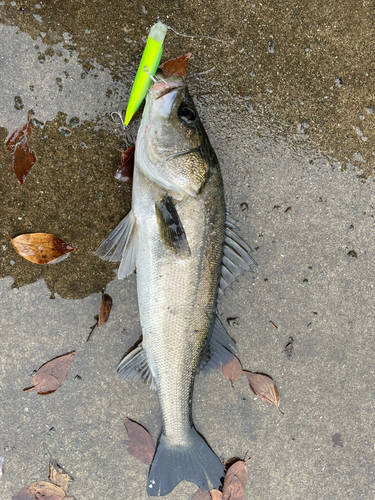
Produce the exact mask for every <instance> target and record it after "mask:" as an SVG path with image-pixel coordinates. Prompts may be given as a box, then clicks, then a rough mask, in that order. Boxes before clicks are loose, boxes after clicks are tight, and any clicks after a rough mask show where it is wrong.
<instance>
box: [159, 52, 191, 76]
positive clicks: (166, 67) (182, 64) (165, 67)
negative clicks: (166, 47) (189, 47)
mask: <svg viewBox="0 0 375 500" xmlns="http://www.w3.org/2000/svg"><path fill="white" fill-rule="evenodd" d="M190 57H191V52H188V53H187V54H185V55H184V56H181V57H176V58H175V59H170V60H169V61H165V62H164V63H163V64H161V65H160V66H159V69H161V70H162V72H163V76H164V78H169V77H170V76H182V77H183V78H185V76H186V71H187V66H188V63H189V59H190Z"/></svg>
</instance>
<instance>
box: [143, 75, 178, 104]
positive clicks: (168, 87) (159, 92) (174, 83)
mask: <svg viewBox="0 0 375 500" xmlns="http://www.w3.org/2000/svg"><path fill="white" fill-rule="evenodd" d="M184 86H185V84H184V83H183V81H182V79H181V78H178V79H177V78H175V79H173V80H171V81H165V80H163V79H162V78H160V80H159V81H158V82H157V83H155V84H154V85H153V86H152V88H151V95H152V97H153V98H154V100H155V101H156V100H157V99H160V97H163V96H165V95H166V94H169V93H170V92H173V91H174V90H177V89H179V88H183V87H184Z"/></svg>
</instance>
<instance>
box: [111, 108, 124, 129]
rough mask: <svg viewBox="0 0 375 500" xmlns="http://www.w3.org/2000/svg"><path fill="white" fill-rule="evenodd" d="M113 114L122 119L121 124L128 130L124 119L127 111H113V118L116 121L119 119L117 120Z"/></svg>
mask: <svg viewBox="0 0 375 500" xmlns="http://www.w3.org/2000/svg"><path fill="white" fill-rule="evenodd" d="M122 114H124V116H122ZM113 115H115V116H118V117H119V118H120V121H121V125H122V128H123V129H124V130H127V129H128V127H127V126H126V125H125V124H124V120H125V112H124V111H112V113H111V118H112V120H113V121H114V122H116V121H117V120H115V118H114V117H113Z"/></svg>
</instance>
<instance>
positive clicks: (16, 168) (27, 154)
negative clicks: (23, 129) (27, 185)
mask: <svg viewBox="0 0 375 500" xmlns="http://www.w3.org/2000/svg"><path fill="white" fill-rule="evenodd" d="M35 162H36V156H35V153H34V151H31V150H30V148H29V146H28V144H27V142H26V141H23V142H21V143H20V144H17V146H16V149H15V151H14V153H13V160H12V168H13V172H14V173H15V174H16V177H17V179H18V181H19V183H20V184H21V186H22V184H23V181H24V180H25V178H26V176H27V174H28V173H29V172H30V170H31V169H32V167H33V165H35Z"/></svg>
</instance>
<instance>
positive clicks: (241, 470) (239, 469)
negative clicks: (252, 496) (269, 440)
mask: <svg viewBox="0 0 375 500" xmlns="http://www.w3.org/2000/svg"><path fill="white" fill-rule="evenodd" d="M233 476H236V477H237V478H238V479H239V480H240V481H241V484H242V486H243V487H244V488H245V486H246V483H247V479H248V473H247V467H246V462H243V461H242V460H238V462H235V463H234V464H233V465H232V466H231V467H229V469H228V471H227V473H226V475H225V480H224V485H225V482H229V481H231V480H232V478H233Z"/></svg>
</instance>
